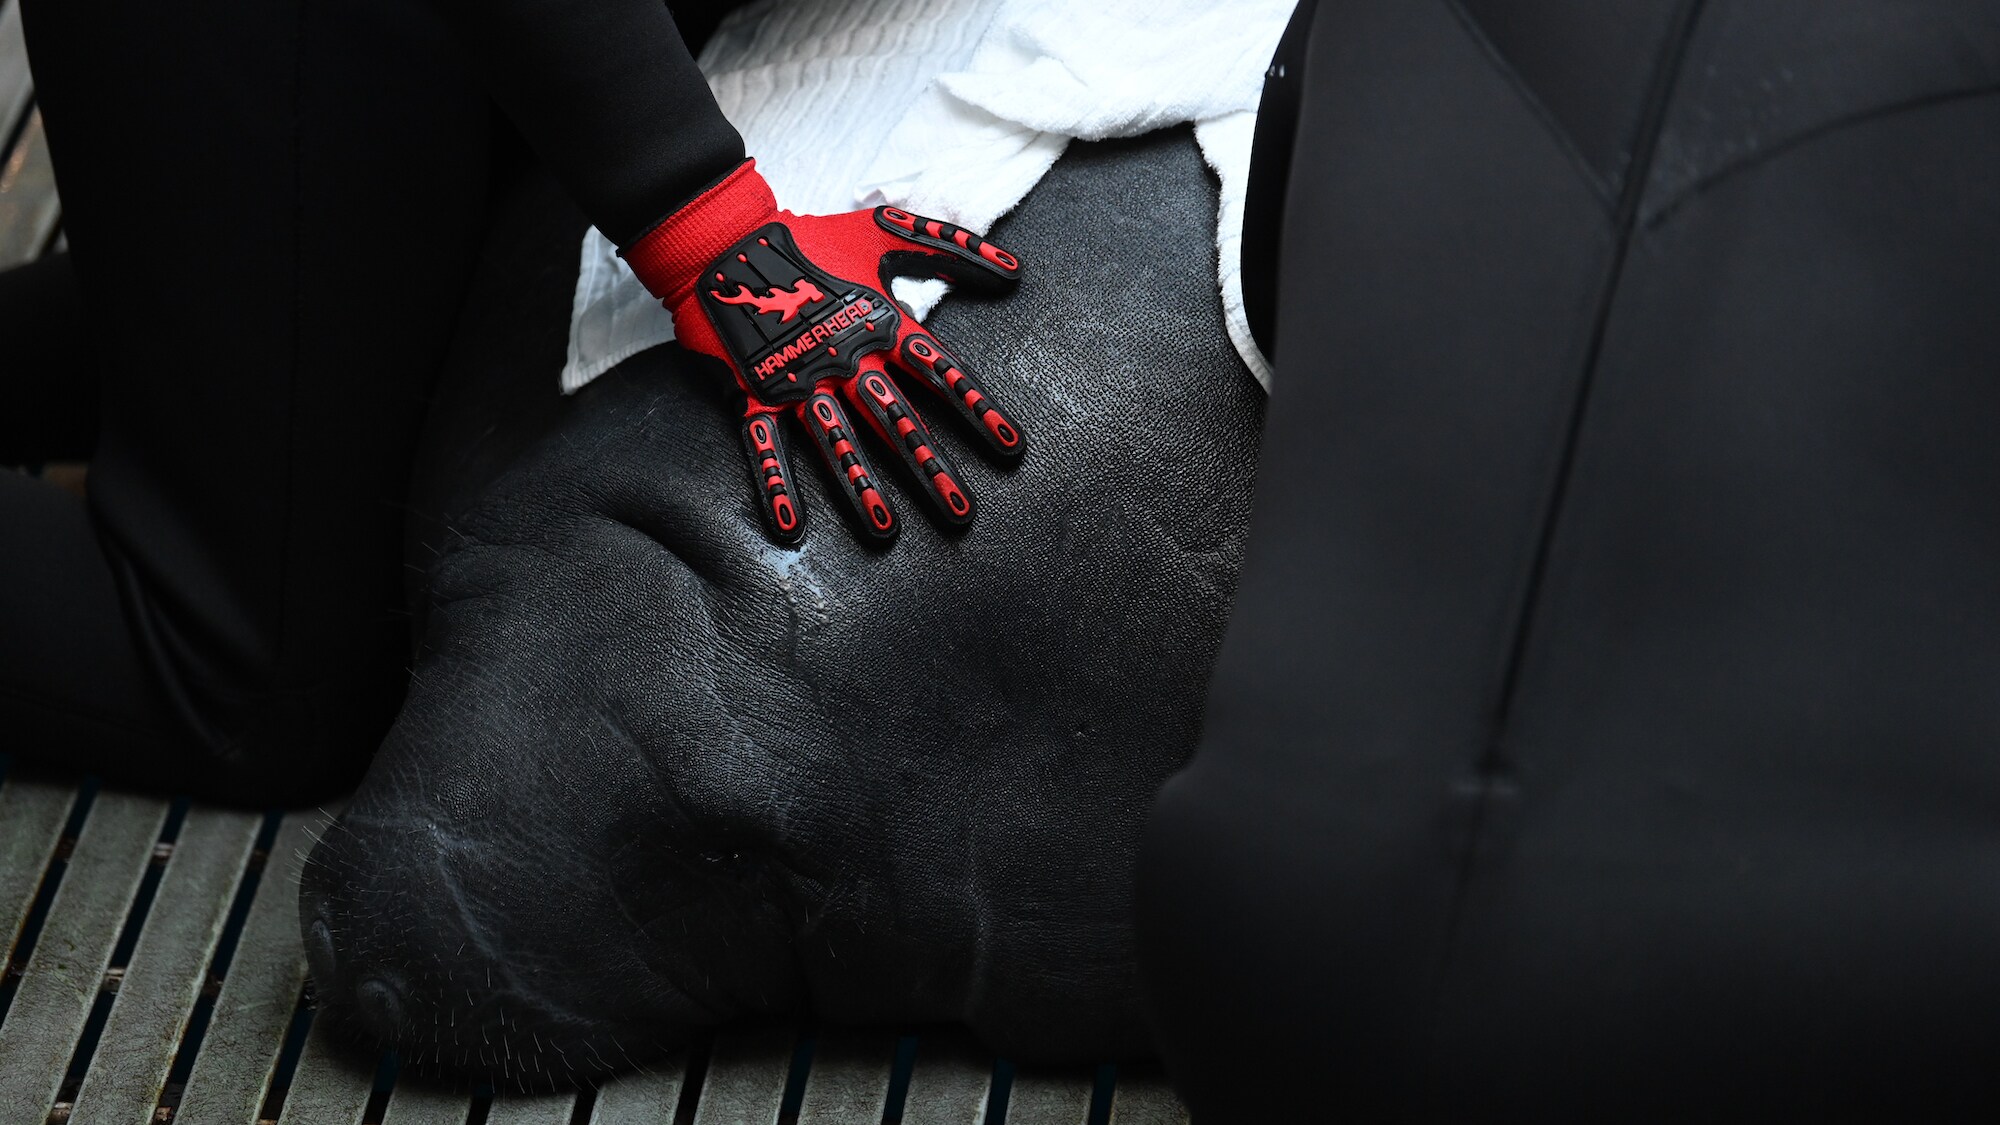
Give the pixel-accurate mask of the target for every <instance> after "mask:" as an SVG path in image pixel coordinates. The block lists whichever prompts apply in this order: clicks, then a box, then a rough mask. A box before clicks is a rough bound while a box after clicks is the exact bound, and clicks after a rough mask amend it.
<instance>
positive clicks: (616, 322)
mask: <svg viewBox="0 0 2000 1125" xmlns="http://www.w3.org/2000/svg"><path fill="white" fill-rule="evenodd" d="M1291 9H1292V3H1291V0H1219V2H1218V0H764V2H763V3H757V4H752V5H749V6H748V7H746V8H743V9H739V10H738V11H736V12H734V13H732V14H731V15H730V16H729V17H728V18H727V19H726V20H725V21H724V22H723V25H722V27H721V28H719V29H718V30H717V32H716V34H715V35H714V37H713V38H712V39H711V40H710V41H709V43H708V46H707V47H706V48H704V50H703V51H702V55H701V59H700V63H701V67H702V71H703V73H705V74H706V75H707V76H708V79H709V84H710V86H711V87H712V88H713V89H714V91H715V95H716V100H717V101H718V102H719V103H720V104H721V106H722V110H723V112H724V113H725V114H726V115H728V117H729V119H730V120H731V121H732V122H734V123H735V125H736V127H737V128H738V130H740V131H741V132H742V134H743V139H744V142H745V144H746V146H747V147H748V149H749V151H750V152H751V153H752V154H754V155H755V156H756V157H757V167H758V170H759V171H761V172H762V173H763V174H764V176H765V178H766V179H768V180H769V181H770V182H771V186H772V188H773V190H774V191H775V192H776V193H777V197H778V203H779V205H780V206H781V207H785V208H787V209H789V210H792V211H795V212H798V213H801V214H806V213H831V212H840V211H850V210H853V209H855V208H856V207H866V206H874V205H876V204H881V203H888V204H893V205H895V206H898V207H903V208H907V209H909V210H912V211H915V212H918V213H919V214H925V215H930V216H933V217H935V218H940V219H944V220H946V221H949V222H952V223H956V224H958V225H959V226H963V227H966V228H969V229H971V230H976V231H984V230H988V229H990V228H991V227H992V226H993V224H994V222H995V221H997V220H998V219H999V218H1000V217H1001V216H1002V215H1004V214H1006V213H1007V212H1008V211H1009V210H1010V209H1012V208H1013V206H1014V205H1015V204H1016V203H1018V202H1020V200H1021V199H1022V197H1024V196H1026V195H1027V194H1028V192H1029V191H1030V190H1031V189H1032V188H1033V187H1034V186H1035V184H1036V183H1037V182H1039V181H1040V180H1041V178H1042V176H1043V174H1044V173H1046V172H1047V171H1048V169H1049V167H1050V165H1052V164H1054V163H1055V161H1056V158H1057V157H1059V156H1061V155H1062V151H1063V149H1064V147H1065V146H1066V145H1068V143H1069V142H1070V141H1071V140H1073V139H1074V140H1085V141H1095V140H1107V139H1110V138H1114V137H1131V136H1137V135H1139V134H1141V133H1146V132H1150V131H1152V130H1154V129H1162V128H1166V127H1169V126H1173V125H1179V124H1183V123H1187V122H1192V123H1193V124H1194V126H1195V139H1196V141H1197V142H1198V143H1199V144H1200V146H1201V150H1202V154H1203V157H1204V159H1206V161H1207V162H1208V164H1209V166H1210V167H1211V168H1212V169H1214V171H1215V174H1216V178H1217V181H1218V183H1219V185H1220V199H1221V205H1220V208H1219V211H1218V215H1217V223H1216V226H1217V230H1216V249H1217V251H1218V255H1217V260H1218V264H1219V269H1218V277H1217V283H1218V286H1219V291H1220V294H1221V299H1222V305H1223V312H1224V321H1225V323H1226V325H1227V327H1228V331H1229V336H1230V340H1231V342H1232V343H1233V344H1234V345H1235V347H1236V350H1237V351H1238V353H1240V354H1241V355H1242V356H1243V359H1244V362H1245V363H1246V364H1248V365H1249V368H1250V370H1251V372H1252V373H1253V374H1255V375H1256V377H1257V379H1258V381H1259V382H1261V383H1263V384H1264V385H1265V386H1266V387H1267V388H1268V387H1269V386H1270V379H1271V370H1270V365H1269V364H1268V363H1267V362H1266V360H1265V359H1264V357H1263V355H1262V354H1261V353H1260V352H1259V351H1258V350H1257V345H1256V343H1255V342H1254V341H1253V340H1252V339H1251V337H1250V330H1249V323H1248V321H1247V320H1246V318H1245V316H1244V312H1243V290H1242V279H1241V270H1240V263H1239V253H1238V251H1239V246H1240V243H1241V239H1242V227H1243V205H1244V198H1245V194H1246V191H1245V189H1246V185H1247V181H1248V179H1249V168H1250V146H1251V140H1252V137H1253V134H1254V132H1255V128H1256V112H1257V99H1258V97H1259V95H1260V94H1261V93H1262V91H1263V82H1264V71H1265V68H1266V67H1267V66H1268V65H1269V61H1270V58H1271V54H1272V52H1273V51H1274V50H1275V49H1276V47H1277V43H1278V37H1279V36H1280V35H1281V34H1282V33H1283V31H1284V26H1285V22H1286V20H1287V18H1289V16H1290V14H1291ZM1105 202H1106V206H1107V208H1109V209H1110V210H1112V211H1113V212H1115V211H1116V208H1117V200H1115V199H1110V200H1106V201H1105ZM1037 265H1038V263H1032V262H1031V263H1028V268H1030V269H1033V268H1036V267H1037ZM1043 268H1047V266H1043ZM945 292H946V287H945V286H944V285H943V283H941V282H935V281H908V280H899V281H898V282H896V284H895V295H896V297H897V298H898V299H899V300H901V301H903V302H904V303H905V304H908V305H910V306H911V307H912V309H913V311H915V312H916V313H917V315H918V316H919V317H922V316H924V315H927V314H928V313H929V311H930V310H931V309H932V308H933V307H935V306H936V304H937V302H938V301H939V300H940V299H941V298H942V297H943V296H944V294H945ZM671 339H673V322H672V320H671V319H670V318H669V317H668V315H667V312H666V310H665V309H662V308H661V307H660V306H659V303H658V302H657V301H656V300H654V299H653V297H652V296H651V295H650V294H648V293H647V292H646V290H645V289H644V287H642V286H641V285H640V284H639V282H638V280H637V279H636V278H634V277H633V276H632V272H631V271H630V270H629V269H627V268H626V267H625V264H624V262H623V261H622V260H620V259H619V257H618V255H617V250H616V248H615V247H614V246H612V244H611V243H610V242H609V241H608V240H607V239H605V238H604V236H603V235H601V234H599V233H598V232H597V231H595V230H592V231H590V232H588V233H587V234H586V235H585V236H584V242H583V249H582V259H581V263H580V270H579V273H578V277H577V287H576V300H575V304H574V306H573V308H572V313H571V317H570V339H569V357H568V362H567V363H566V364H565V365H564V368H563V372H562V385H563V389H564V390H565V391H575V390H577V389H578V388H580V387H582V386H584V385H585V384H586V383H588V382H590V380H592V379H594V378H596V377H597V376H599V375H601V374H603V373H604V372H605V371H608V370H609V369H610V368H611V367H612V366H614V365H615V364H617V363H618V362H620V361H621V360H623V359H625V358H627V357H628V356H631V355H633V354H635V353H637V352H640V351H643V350H644V349H646V348H650V347H654V346H656V345H658V344H661V343H665V342H666V341H668V340H671Z"/></svg>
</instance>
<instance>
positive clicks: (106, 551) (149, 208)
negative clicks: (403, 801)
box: [0, 0, 742, 803]
mask: <svg viewBox="0 0 2000 1125" xmlns="http://www.w3.org/2000/svg"><path fill="white" fill-rule="evenodd" d="M714 10H715V9H713V8H711V9H709V10H707V11H705V12H704V13H702V14H701V17H700V19H699V21H698V22H699V23H700V25H701V26H703V27H708V26H712V22H713V21H712V19H711V18H709V17H712V15H713V14H714ZM451 14H452V16H453V18H454V20H455V24H456V26H448V25H447V23H446V20H445V18H444V15H443V14H441V13H440V11H439V10H437V9H435V8H433V7H432V6H431V5H429V4H421V3H409V2H406V0H342V3H340V4H338V5H327V4H323V3H321V2H320V0H256V2H254V3H252V2H245V0H191V2H189V3H185V4H173V5H158V4H146V3H139V2H136V0H24V3H23V21H24V27H25V30H26V34H27V41H28V49H29V52H30V56H31V59H32V62H33V66H34V75H35V80H36V98H37V105H38V107H39V108H40V110H41V113H42V117H43V120H44V123H45V125H46V128H47V132H48V139H49V145H50V150H51V153H52V156H53V158H54V161H55V169H56V176H57V181H58V186H59V188H60V191H61V195H62V203H63V226H64V230H65V232H66V234H67V237H68V242H69V246H70V253H68V254H67V255H64V256H60V257H58V258H55V259H53V260H50V261H49V262H46V263H43V264H39V265H36V266H32V267H27V268H24V269H21V270H17V271H13V272H11V273H8V274H6V275H4V278H0V333H4V338H5V339H6V340H7V341H8V362H7V363H6V364H5V365H0V465H5V464H19V463H23V462H32V461H40V460H45V459H54V458H88V459H89V460H90V462H91V466H90V476H89V499H88V502H87V503H86V502H84V501H82V500H79V499H77V498H76V497H74V496H71V495H70V494H68V493H65V492H62V491H60V490H58V489H56V488H54V487H52V486H50V485H48V484H45V483H43V482H41V481H37V480H34V479H31V478H28V477H25V476H22V475H20V474H17V473H13V472H6V471H0V728H4V729H5V730H6V731H7V732H8V738H9V741H8V743H7V747H6V748H7V749H8V750H10V751H13V752H14V753H16V754H17V755H19V756H21V757H25V758H30V759H39V760H52V761H55V762H59V763H61V764H63V765H66V766H70V767H75V768H80V769H84V770H90V771H96V772H101V773H104V774H106V775H108V776H111V777H113V778H115V779H117V780H119V781H121V782H123V783H126V784H140V785H149V786H157V787H163V788H169V789H172V790H175V791H178V792H193V793H196V794H198V795H201V796H203V797H207V798H219V799H231V800H242V801H252V802H260V803H261V802H270V801H306V800H311V799H316V798H318V797H321V796H324V795H325V794H327V793H329V792H332V791H334V790H337V789H338V788H339V787H341V786H343V785H348V784H351V783H352V781H353V780H354V779H355V777H357V776H358V774H359V771H360V769H361V767H362V766H363V765H364V764H365V763H366V761H367V758H368V755H369V754H370V753H371V752H372V750H373V748H374V746H375V744H376V743H377V741H378V740H379V738H380V736H381V733H382V731H383V730H384V729H386V727H387V725H388V723H389V720H390V718H391V716H392V715H393V714H394V711H395V708H396V706H397V703H398V701H399V699H400V697H401V694H402V689H403V685H404V680H405V674H406V673H405V668H406V665H407V659H408V650H409V632H408V630H409V620H408V616H407V614H406V613H405V611H404V609H403V603H402V599H401V596H400V593H401V588H402V582H401V554H402V552H401V531H402V527H403V520H404V513H405V508H406V501H407V496H408V488H409V480H410V471H411V468H410V467H411V459H412V457H413V455H414V449H415V443H416V434H417V429H418V426H419V424H420V423H421V421H422V419H423V417H424V414H425V411H426V409H427V406H428V398H429V394H430V386H431V383H432V381H433V379H434V376H435V372H436V370H437V368H438V366H439V364H440V363H441V362H442V360H443V356H444V352H445V348H446V346H447V344H448V342H449V340H450V337H451V333H452V331H453V330H454V327H455V325H456V324H457V323H458V320H459V315H458V314H459V305H460V301H461V297H462V295H463V292H464V286H465V283H466V279H467V277H468V275H469V273H470V271H471V269H472V263H473V259H474V256H475V252H476V249H477V246H478V244H479V241H480V239H481V237H482V235H483V233H484V230H485V225H486V221H487V200H488V196H489V192H490V190H491V188H492V185H493V182H494V178H495V176H496V175H498V174H499V169H500V166H501V165H502V164H505V163H506V162H505V161H499V162H496V160H495V159H494V154H495V151H496V149H495V145H494V140H495V138H496V136H499V137H503V138H504V137H505V136H507V134H506V133H505V131H504V130H502V131H500V132H499V133H497V134H496V131H495V128H494V117H493V113H492V110H491V103H490V102H489V100H488V98H487V90H488V89H489V88H490V90H491V92H492V94H493V95H494V97H497V98H498V99H499V100H500V101H501V103H502V105H503V107H505V108H506V109H508V110H509V111H511V112H513V113H515V114H516V115H517V118H518V124H519V125H520V127H521V130H522V131H523V132H524V133H526V134H527V136H528V137H529V139H530V141H531V142H532V143H533V144H534V145H535V146H538V147H539V149H540V151H541V155H542V156H543V157H544V158H546V159H547V160H548V161H549V163H550V164H551V165H552V167H553V168H554V169H556V170H557V171H558V172H559V173H560V175H561V178H562V180H563V181H564V183H565V184H566V186H567V187H568V189H569V190H570V191H571V192H572V193H574V195H575V197H576V198H577V200H578V201H579V202H580V204H581V205H582V207H583V209H584V212H585V213H586V214H587V215H589V216H590V217H591V218H592V219H593V220H595V221H596V222H598V223H599V224H600V225H602V226H604V227H605V229H607V230H608V231H612V232H614V233H617V234H620V236H622V237H630V236H632V235H634V234H636V233H637V232H638V231H639V230H640V229H642V228H643V227H644V226H645V225H647V224H649V223H651V222H652V221H653V220H655V219H657V218H659V217H660V216H662V215H664V214H666V213H668V212H670V211H672V210H673V209H674V208H676V207H678V206H679V205H680V204H681V203H682V202H683V201H684V200H685V199H686V198H688V197H689V196H691V195H692V194H693V193H694V192H696V191H698V190H699V189H700V188H701V187H702V186H703V185H704V184H706V183H707V182H709V181H710V180H713V179H714V178H716V177H717V176H718V175H720V174H721V173H723V172H725V171H727V169H728V168H729V167H731V166H733V165H734V164H735V163H737V162H738V161H740V159H741V157H742V144H741V141H740V139H738V138H737V137H736V134H735V131H734V130H733V129H732V128H731V127H730V126H729V124H728V122H727V121H726V120H724V119H723V118H722V115H721V113H720V111H719V110H718V109H717V107H716V105H715V101H714V98H713V97H712V96H711V95H710V94H709V92H708V88H707V85H706V84H705V82H703V80H702V79H701V77H700V75H699V74H698V73H697V72H696V71H695V70H694V67H693V64H692V62H691V61H690V58H689V50H688V47H687V46H686V45H684V44H683V42H682V41H681V39H680V37H679V35H678V33H677V31H676V28H675V24H674V21H673V19H672V17H671V16H670V15H669V14H668V12H667V11H666V9H664V8H663V7H661V6H660V5H659V4H658V3H652V2H647V0H637V2H633V0H604V2H601V3H596V4H590V5H581V4H579V5H568V6H563V7H561V8H560V10H558V8H557V6H555V5H551V4H546V3H538V2H535V0H519V2H513V0H510V2H509V3H505V4H496V5H486V6H482V7H481V9H480V10H479V12H477V13H473V12H472V11H471V10H470V5H461V6H458V7H454V8H452V9H451ZM468 56H469V57H470V59H471V60H472V61H473V62H476V64H477V66H478V69H479V70H481V71H483V72H484V74H483V77H484V83H483V84H482V80H481V76H480V75H476V74H475V73H474V71H473V68H472V66H471V65H469V63H468ZM501 147H502V148H505V147H506V146H504V145H503V146H501ZM549 378H550V379H551V382H550V383H549V384H548V385H546V387H545V391H544V393H546V394H548V395H550V396H551V397H553V396H554V395H555V393H556V392H555V388H554V386H553V369H551V373H550V375H549Z"/></svg>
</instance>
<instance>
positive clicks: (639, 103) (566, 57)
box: [433, 0, 743, 246]
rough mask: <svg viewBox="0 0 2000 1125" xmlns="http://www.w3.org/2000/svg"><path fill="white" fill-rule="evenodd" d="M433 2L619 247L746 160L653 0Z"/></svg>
mask: <svg viewBox="0 0 2000 1125" xmlns="http://www.w3.org/2000/svg"><path fill="white" fill-rule="evenodd" d="M433 2H435V3H436V4H437V6H438V8H439V10H441V11H442V12H444V13H445V17H446V19H447V21H448V22H449V23H450V24H451V26H452V28H453V30H454V31H456V32H457V34H458V37H459V40H460V41H461V42H462V43H464V44H465V46H466V47H467V49H468V50H469V52H470V54H471V57H472V60H473V66H474V69H475V70H476V71H477V72H478V73H479V76H480V78H481V80H482V81H483V83H484V85H485V86H486V88H487V89H488V90H489V91H491V92H492V94H493V98H494V100H495V101H497V102H499V103H500V106H501V108H502V109H504V110H505V111H506V112H507V115H508V117H509V118H511V119H512V120H513V122H514V124H515V125H516V126H517V127H518V128H519V129H520V130H521V132H522V133H523V134H524V135H526V137H527V138H528V143H529V144H530V145H532V146H533V147H534V148H535V150H536V152H538V153H539V154H540V155H541V157H542V159H543V160H544V161H546V162H547V164H548V167H549V168H550V169H551V170H552V171H553V172H554V173H555V175H556V179H557V180H558V181H559V182H561V183H562V185H563V187H564V188H565V189H567V190H568V191H569V193H570V195H571V196H572V197H573V198H574V199H575V200H576V201H577V204H578V205H579V206H580V207H582V208H583V213H584V214H586V215H588V216H590V218H591V221H592V222H593V223H595V224H596V226H597V228H598V229H599V230H601V231H603V232H604V234H605V236H606V237H608V238H610V239H611V240H612V241H613V242H615V243H617V244H618V245H620V246H626V245H630V244H631V243H632V242H633V241H635V240H637V238H638V237H639V236H640V235H642V234H644V233H645V232H646V231H647V230H649V229H651V228H652V227H653V226H654V225H655V224H657V223H658V222H659V221H660V220H661V219H664V218H666V217H667V215H669V214H671V213H672V212H673V211H674V210H675V209H676V208H678V207H679V206H680V205H681V204H682V203H683V202H685V201H687V200H688V199H691V198H693V197H694V196H695V195H696V194H697V193H698V192H700V191H701V190H702V189H703V188H705V187H707V186H708V185H709V184H711V183H714V182H715V181H716V180H719V179H721V178H722V177H723V176H724V175H725V174H727V173H728V172H729V170H730V169H731V168H734V167H735V166H736V165H738V164H740V163H742V162H743V138H742V137H741V136H739V135H737V132H736V128H735V126H733V125H731V124H730V123H729V119H728V118H726V117H724V116H722V111H721V110H720V109H719V108H717V106H716V104H715V96H714V95H713V94H711V93H710V92H709V89H708V82H707V80H706V79H704V78H702V76H701V72H700V71H699V70H697V69H695V65H694V58H693V56H692V55H691V54H690V53H689V51H688V49H687V47H686V46H685V45H683V43H682V41H681V34H680V31H679V29H678V28H677V27H676V26H675V23H674V15H673V13H671V12H669V11H668V9H667V6H666V5H665V4H664V3H662V2H661V0H589V2H587V3H580V2H578V0H498V2H495V0H433ZM724 6H726V5H711V6H710V7H724ZM695 18H696V19H698V20H699V19H702V17H701V16H699V15H697V16H696V17H695ZM704 22H707V21H704Z"/></svg>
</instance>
